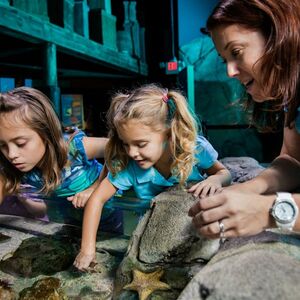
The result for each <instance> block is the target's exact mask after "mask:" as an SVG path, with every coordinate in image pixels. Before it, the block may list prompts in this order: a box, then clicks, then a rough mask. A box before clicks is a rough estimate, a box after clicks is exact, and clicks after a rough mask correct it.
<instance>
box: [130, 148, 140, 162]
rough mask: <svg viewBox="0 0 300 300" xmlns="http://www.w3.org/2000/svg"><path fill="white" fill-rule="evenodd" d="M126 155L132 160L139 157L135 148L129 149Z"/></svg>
mask: <svg viewBox="0 0 300 300" xmlns="http://www.w3.org/2000/svg"><path fill="white" fill-rule="evenodd" d="M128 155H129V156H130V157H132V158H133V159H134V158H136V157H138V155H139V152H138V148H137V147H132V146H131V147H129V150H128Z"/></svg>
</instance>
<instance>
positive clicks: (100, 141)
mask: <svg viewBox="0 0 300 300" xmlns="http://www.w3.org/2000/svg"><path fill="white" fill-rule="evenodd" d="M107 141H108V138H105V137H86V136H85V137H83V139H82V142H83V145H84V149H85V152H86V155H87V157H88V158H89V159H92V158H104V150H105V146H106V144H107Z"/></svg>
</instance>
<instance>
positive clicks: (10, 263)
mask: <svg viewBox="0 0 300 300" xmlns="http://www.w3.org/2000/svg"><path fill="white" fill-rule="evenodd" d="M75 255H76V251H75V249H74V247H73V245H72V244H70V243H66V242H65V241H64V240H55V239H51V238H45V237H31V238H29V239H26V240H24V241H23V242H22V243H21V245H20V246H19V247H18V248H17V250H16V251H15V252H14V253H13V254H12V256H11V257H9V258H7V259H5V260H2V261H0V269H1V271H3V272H5V273H8V274H12V275H18V276H22V277H35V276H37V275H52V274H55V273H56V272H60V271H63V270H65V269H67V268H68V267H70V266H71V265H72V263H73V261H74V258H75Z"/></svg>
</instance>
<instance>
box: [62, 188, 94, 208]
mask: <svg viewBox="0 0 300 300" xmlns="http://www.w3.org/2000/svg"><path fill="white" fill-rule="evenodd" d="M93 191H94V188H92V187H89V188H87V189H86V190H84V191H81V192H79V193H77V194H75V195H74V196H70V197H67V200H68V201H71V202H72V204H73V206H74V207H75V208H82V207H84V206H85V204H86V203H87V201H88V200H89V198H90V196H91V194H92V193H93Z"/></svg>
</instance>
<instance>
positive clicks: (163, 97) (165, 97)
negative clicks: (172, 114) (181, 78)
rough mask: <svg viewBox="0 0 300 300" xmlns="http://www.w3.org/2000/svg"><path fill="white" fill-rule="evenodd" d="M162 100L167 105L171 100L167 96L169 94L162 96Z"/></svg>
mask: <svg viewBox="0 0 300 300" xmlns="http://www.w3.org/2000/svg"><path fill="white" fill-rule="evenodd" d="M162 100H163V101H164V102H165V103H167V102H168V100H169V97H168V95H167V94H164V95H163V96H162Z"/></svg>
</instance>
